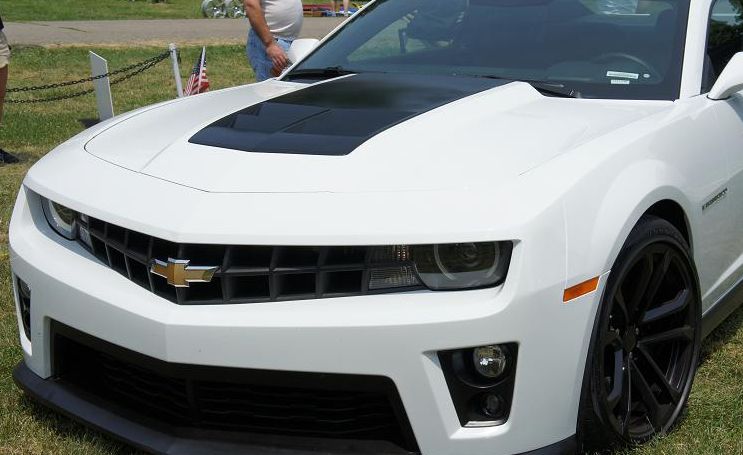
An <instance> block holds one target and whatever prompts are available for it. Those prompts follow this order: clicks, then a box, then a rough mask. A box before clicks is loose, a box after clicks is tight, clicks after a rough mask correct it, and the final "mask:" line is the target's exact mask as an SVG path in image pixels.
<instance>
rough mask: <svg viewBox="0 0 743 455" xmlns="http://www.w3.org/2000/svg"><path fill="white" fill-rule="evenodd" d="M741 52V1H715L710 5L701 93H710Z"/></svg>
mask: <svg viewBox="0 0 743 455" xmlns="http://www.w3.org/2000/svg"><path fill="white" fill-rule="evenodd" d="M740 51H743V0H717V1H715V3H714V4H713V5H712V13H711V15H710V22H709V31H708V34H707V53H706V55H705V60H704V77H703V80H702V92H703V93H706V92H708V91H710V89H711V88H712V86H713V85H714V83H715V81H716V80H717V77H718V76H719V75H720V73H721V72H722V70H723V68H725V66H726V65H727V64H728V62H729V61H730V59H731V58H733V55H735V54H736V53H737V52H740Z"/></svg>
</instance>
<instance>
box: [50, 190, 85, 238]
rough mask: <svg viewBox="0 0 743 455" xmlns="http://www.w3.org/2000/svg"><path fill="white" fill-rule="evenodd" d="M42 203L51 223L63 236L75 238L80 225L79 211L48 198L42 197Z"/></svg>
mask: <svg viewBox="0 0 743 455" xmlns="http://www.w3.org/2000/svg"><path fill="white" fill-rule="evenodd" d="M41 205H42V206H43V208H44V216H45V217H46V220H47V222H49V225H50V226H51V227H52V228H53V229H54V230H55V231H57V233H58V234H59V235H61V236H62V237H64V238H66V239H68V240H75V238H76V237H77V227H78V226H77V217H78V214H77V212H76V211H74V210H72V209H70V208H67V207H65V206H64V205H61V204H57V203H56V202H54V201H51V200H49V199H46V198H41Z"/></svg>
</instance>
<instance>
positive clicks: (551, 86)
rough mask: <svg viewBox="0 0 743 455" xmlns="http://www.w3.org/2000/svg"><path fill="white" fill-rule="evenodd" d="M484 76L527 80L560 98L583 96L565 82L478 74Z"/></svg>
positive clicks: (546, 93) (508, 79)
mask: <svg viewBox="0 0 743 455" xmlns="http://www.w3.org/2000/svg"><path fill="white" fill-rule="evenodd" d="M477 77H482V78H485V79H499V80H504V81H513V82H526V83H527V84H529V85H531V86H532V87H534V88H535V89H537V91H539V93H541V94H543V95H547V96H556V97H559V98H583V96H581V93H580V92H579V91H578V90H575V89H572V88H569V87H565V85H564V84H560V83H559V82H545V81H535V80H531V79H510V78H507V77H500V76H493V75H482V76H477Z"/></svg>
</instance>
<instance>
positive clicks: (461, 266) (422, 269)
mask: <svg viewBox="0 0 743 455" xmlns="http://www.w3.org/2000/svg"><path fill="white" fill-rule="evenodd" d="M511 249H512V244H511V242H479V243H451V244H444V245H424V246H416V247H413V251H412V256H413V262H415V266H416V269H417V270H418V276H419V277H420V279H421V281H422V282H423V284H425V285H426V286H427V287H428V288H430V289H434V290H454V289H474V288H482V287H488V286H494V285H496V284H498V283H500V282H501V281H503V280H504V279H505V277H506V273H507V272H508V265H509V263H510V261H511Z"/></svg>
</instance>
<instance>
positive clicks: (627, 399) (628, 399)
mask: <svg viewBox="0 0 743 455" xmlns="http://www.w3.org/2000/svg"><path fill="white" fill-rule="evenodd" d="M626 365H627V367H626V368H627V370H626V371H625V372H624V378H625V381H626V384H624V387H625V393H624V395H623V396H622V408H623V409H624V411H625V412H626V414H625V415H624V419H623V420H622V433H623V434H624V435H627V433H628V431H629V422H630V419H631V418H632V362H629V361H627V362H626Z"/></svg>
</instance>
